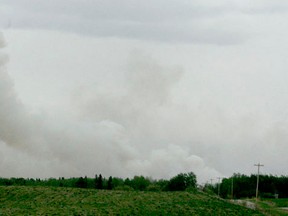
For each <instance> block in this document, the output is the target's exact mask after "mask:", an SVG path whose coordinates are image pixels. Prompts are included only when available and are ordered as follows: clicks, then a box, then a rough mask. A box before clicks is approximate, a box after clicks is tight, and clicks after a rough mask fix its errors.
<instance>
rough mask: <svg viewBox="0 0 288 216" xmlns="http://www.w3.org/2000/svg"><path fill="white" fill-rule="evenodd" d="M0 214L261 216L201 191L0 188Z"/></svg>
mask: <svg viewBox="0 0 288 216" xmlns="http://www.w3.org/2000/svg"><path fill="white" fill-rule="evenodd" d="M0 209H1V210H0V215H36V214H37V215H229V216H230V215H263V214H262V213H260V212H258V211H254V210H250V209H246V208H244V207H242V206H238V205H234V204H231V203H229V202H226V201H224V200H222V199H218V198H216V197H213V196H209V195H207V194H204V193H201V192H195V193H191V192H137V191H107V190H93V189H77V188H53V187H28V186H8V187H7V186H3V187H0Z"/></svg>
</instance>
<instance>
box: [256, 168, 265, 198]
mask: <svg viewBox="0 0 288 216" xmlns="http://www.w3.org/2000/svg"><path fill="white" fill-rule="evenodd" d="M254 166H257V167H258V172H257V185H256V202H257V200H258V188H259V172H260V167H261V166H264V165H263V164H260V163H258V164H254Z"/></svg>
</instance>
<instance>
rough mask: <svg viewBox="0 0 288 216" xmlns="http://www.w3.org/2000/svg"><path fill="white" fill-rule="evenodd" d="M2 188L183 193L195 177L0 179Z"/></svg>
mask: <svg viewBox="0 0 288 216" xmlns="http://www.w3.org/2000/svg"><path fill="white" fill-rule="evenodd" d="M0 185H2V186H12V185H13V186H53V187H74V188H75V187H76V188H94V189H106V190H113V189H115V190H136V191H146V190H148V191H184V190H186V189H188V188H193V189H196V187H197V181H196V175H195V174H194V173H193V172H190V173H180V174H178V175H177V176H175V177H173V178H171V179H170V180H163V179H160V180H153V179H150V178H145V177H144V176H134V178H132V179H129V178H126V179H125V180H123V179H121V178H117V177H114V178H113V177H112V176H110V177H109V178H108V179H106V178H104V177H102V175H101V174H100V175H99V176H98V175H95V178H94V179H93V178H87V177H86V176H85V177H84V178H83V177H79V178H67V179H65V178H64V177H62V178H58V179H55V178H49V179H44V180H41V179H32V178H28V179H24V178H10V179H8V178H0Z"/></svg>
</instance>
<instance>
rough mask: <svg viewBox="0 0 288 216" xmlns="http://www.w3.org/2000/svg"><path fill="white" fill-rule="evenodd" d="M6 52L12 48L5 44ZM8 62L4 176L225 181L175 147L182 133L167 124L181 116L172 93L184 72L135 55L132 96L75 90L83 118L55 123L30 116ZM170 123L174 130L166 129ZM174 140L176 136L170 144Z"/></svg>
mask: <svg viewBox="0 0 288 216" xmlns="http://www.w3.org/2000/svg"><path fill="white" fill-rule="evenodd" d="M1 44H3V45H4V44H5V43H4V40H3V36H2V37H1ZM7 59H8V58H7V56H6V55H4V54H1V61H0V62H1V69H0V90H1V91H0V103H1V106H0V119H1V121H0V139H1V142H0V145H1V153H0V154H1V160H0V164H1V165H0V169H1V173H2V175H3V176H8V177H9V176H23V177H43V178H46V177H59V176H65V177H70V176H79V175H88V176H94V174H96V173H102V174H103V175H104V176H108V175H113V176H120V177H132V176H133V175H145V176H151V177H153V178H170V177H172V176H173V175H176V174H177V173H179V172H188V171H195V172H196V174H200V181H201V180H202V181H203V180H204V179H205V178H206V177H207V176H210V175H215V174H218V172H217V171H216V170H214V169H212V168H209V167H208V166H207V165H205V162H204V160H203V159H202V158H201V157H199V156H196V155H193V154H191V150H190V149H189V148H185V147H181V146H179V145H178V143H174V141H176V139H170V138H171V137H173V135H175V134H177V133H179V132H177V130H175V128H176V127H177V126H175V125H174V126H173V125H172V124H174V123H172V122H169V121H168V122H167V116H168V115H170V114H169V113H170V112H171V110H173V109H175V107H174V105H173V99H172V97H171V89H173V88H174V86H175V85H176V84H177V82H178V80H179V79H180V78H181V76H182V74H183V69H182V68H181V67H177V66H175V67H165V66H163V65H161V64H159V63H157V61H155V60H153V59H152V58H151V57H149V56H148V55H145V54H143V53H142V52H141V51H139V50H135V51H133V52H132V54H131V57H130V60H129V61H128V63H127V66H126V67H125V69H124V71H125V73H124V75H125V76H124V82H123V85H124V86H125V88H123V86H118V87H117V86H116V87H114V88H113V89H109V88H104V87H103V86H102V87H101V86H100V88H99V86H98V87H95V86H90V87H86V86H85V87H82V88H81V89H76V90H75V91H74V94H73V95H72V98H71V99H72V100H71V102H72V106H73V107H74V111H73V112H74V115H75V116H76V117H75V116H74V117H75V118H73V115H72V117H69V118H64V117H61V116H57V121H55V118H53V117H51V116H49V115H45V113H44V114H43V113H42V114H41V115H40V114H35V113H31V112H29V111H28V110H27V109H26V107H25V105H24V104H23V103H22V102H21V100H20V99H19V98H18V97H17V93H16V92H15V89H14V86H13V81H12V79H11V78H10V76H9V75H8V72H7V68H6V64H7ZM121 89H124V90H122V91H121ZM168 119H169V118H168ZM163 123H164V124H167V125H169V124H171V125H170V127H169V126H168V127H166V128H165V129H164V128H162V127H163ZM166 129H167V130H168V131H165V130H166ZM169 130H171V131H169ZM173 131H174V132H173ZM169 132H172V134H173V135H171V136H170V137H168V138H165V136H166V135H167V133H169ZM155 143H157V146H155ZM43 170H45V172H43Z"/></svg>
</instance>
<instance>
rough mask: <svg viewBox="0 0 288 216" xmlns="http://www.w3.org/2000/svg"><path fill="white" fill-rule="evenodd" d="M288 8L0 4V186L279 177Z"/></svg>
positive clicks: (287, 116) (286, 119)
mask: <svg viewBox="0 0 288 216" xmlns="http://www.w3.org/2000/svg"><path fill="white" fill-rule="evenodd" d="M287 9H288V3H286V1H273V2H272V1H268V0H267V1H263V0H262V1H260V0H259V1H160V0H159V1H132V0H131V1H121V2H120V1H76V0H74V1H65V0H62V1H59V0H58V1H43V2H42V3H39V1H32V0H27V1H24V0H19V1H11V0H10V1H1V3H0V20H1V21H0V24H1V26H2V29H3V30H2V32H3V35H4V38H5V41H6V44H7V46H6V48H4V50H3V51H2V52H3V53H4V54H2V55H1V56H0V58H1V62H2V63H1V65H2V66H1V72H0V89H1V93H0V101H1V102H2V105H3V104H5V106H2V105H1V107H0V117H1V122H0V138H1V140H2V141H3V142H0V145H1V153H0V154H1V155H0V156H1V157H0V158H1V160H0V171H1V173H3V175H5V176H32V177H49V176H75V175H88V176H93V175H94V174H95V173H100V172H101V173H102V174H104V175H107V176H108V175H118V176H124V177H125V176H133V175H136V174H143V175H147V176H152V177H155V178H161V177H165V178H168V177H171V176H173V175H175V174H177V173H178V172H185V171H195V173H196V174H197V175H198V176H199V181H200V182H205V181H207V180H208V179H210V178H216V177H218V176H229V175H232V174H233V172H243V173H248V174H250V173H251V172H254V171H255V170H254V169H255V168H254V167H253V164H254V163H257V162H261V163H264V164H265V167H264V169H263V171H264V172H266V173H272V174H284V175H286V174H287V173H285V164H287V162H288V161H287V160H288V159H286V158H287V157H286V155H287V150H286V141H287V138H288V128H287V126H288V102H287V100H285V96H286V95H287V93H288V87H287V81H288V75H287V72H286V68H287V66H288V65H287V58H288V54H287V48H288V47H287V43H286V40H287V36H288V31H287V30H286V29H288V28H287V27H288V26H287V25H288V21H287V20H288V14H287ZM0 41H3V39H1V40H0ZM5 55H6V56H5ZM7 56H9V61H8V62H6V60H5V59H7ZM256 153H257V154H256ZM20 161H21V162H20ZM36 161H37V165H35V163H36ZM91 164H94V165H93V166H91ZM7 167H9V169H7ZM31 167H32V168H31ZM43 169H45V170H46V172H45V173H43V172H41V170H43Z"/></svg>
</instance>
